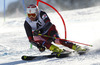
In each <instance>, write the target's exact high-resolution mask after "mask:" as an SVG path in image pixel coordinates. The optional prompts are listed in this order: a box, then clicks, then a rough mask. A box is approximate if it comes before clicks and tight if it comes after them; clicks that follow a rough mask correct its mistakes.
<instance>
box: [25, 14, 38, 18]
mask: <svg viewBox="0 0 100 65" xmlns="http://www.w3.org/2000/svg"><path fill="white" fill-rule="evenodd" d="M27 15H28V17H29V18H30V17H33V18H35V17H36V13H32V14H27Z"/></svg>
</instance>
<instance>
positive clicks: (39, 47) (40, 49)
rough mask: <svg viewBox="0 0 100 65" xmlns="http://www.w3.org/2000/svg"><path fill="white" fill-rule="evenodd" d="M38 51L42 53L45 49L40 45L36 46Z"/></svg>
mask: <svg viewBox="0 0 100 65" xmlns="http://www.w3.org/2000/svg"><path fill="white" fill-rule="evenodd" d="M38 49H39V51H40V52H44V51H45V47H44V46H42V45H40V44H39V45H38Z"/></svg>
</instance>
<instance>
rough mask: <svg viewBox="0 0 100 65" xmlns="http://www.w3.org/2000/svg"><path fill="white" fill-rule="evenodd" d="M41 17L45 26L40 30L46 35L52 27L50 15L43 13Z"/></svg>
mask: <svg viewBox="0 0 100 65" xmlns="http://www.w3.org/2000/svg"><path fill="white" fill-rule="evenodd" d="M40 17H41V18H42V20H43V21H44V22H45V25H44V26H43V28H41V29H40V30H41V31H42V34H45V33H46V32H47V31H48V30H49V29H50V27H51V26H52V23H51V22H50V19H49V17H48V15H47V14H46V13H45V12H44V11H41V13H40Z"/></svg>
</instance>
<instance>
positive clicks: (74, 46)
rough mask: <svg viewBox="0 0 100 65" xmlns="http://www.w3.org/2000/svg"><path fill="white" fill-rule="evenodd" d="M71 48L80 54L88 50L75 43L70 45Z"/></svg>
mask: <svg viewBox="0 0 100 65" xmlns="http://www.w3.org/2000/svg"><path fill="white" fill-rule="evenodd" d="M72 49H73V50H75V51H76V52H77V53H78V54H80V55H83V54H85V53H86V52H87V51H88V49H87V48H82V47H81V46H79V45H75V44H74V45H73V46H72Z"/></svg>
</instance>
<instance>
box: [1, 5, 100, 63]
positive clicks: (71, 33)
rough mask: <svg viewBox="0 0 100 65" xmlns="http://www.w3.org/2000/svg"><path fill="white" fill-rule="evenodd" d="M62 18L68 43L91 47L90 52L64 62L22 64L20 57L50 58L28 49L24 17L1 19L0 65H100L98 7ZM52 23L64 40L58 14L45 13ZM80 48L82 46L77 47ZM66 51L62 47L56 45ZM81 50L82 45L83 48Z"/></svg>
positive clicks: (99, 14)
mask: <svg viewBox="0 0 100 65" xmlns="http://www.w3.org/2000/svg"><path fill="white" fill-rule="evenodd" d="M60 13H61V15H62V16H63V18H64V20H65V23H66V28H67V39H68V40H71V41H76V42H81V43H85V44H90V45H93V47H89V48H90V49H91V51H90V52H89V53H87V54H86V55H83V56H78V55H74V56H71V57H67V58H62V59H57V58H52V59H44V60H35V61H23V60H21V56H22V55H44V54H50V53H51V51H49V50H46V51H45V52H43V53H41V52H39V51H38V49H37V48H36V47H34V46H33V49H30V43H29V42H28V39H27V36H26V33H25V30H24V25H23V24H24V21H25V17H20V18H6V21H5V22H3V18H0V65H100V7H99V6H98V7H92V8H85V9H79V10H70V11H62V12H60ZM48 15H49V17H50V19H51V22H52V23H53V24H55V25H56V26H57V29H58V32H59V34H60V37H61V38H63V39H64V27H63V23H62V20H61V19H60V17H59V16H58V15H57V13H48ZM79 45H81V44H79ZM57 46H59V47H60V48H65V47H64V46H62V45H57ZM82 46H84V45H82Z"/></svg>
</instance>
